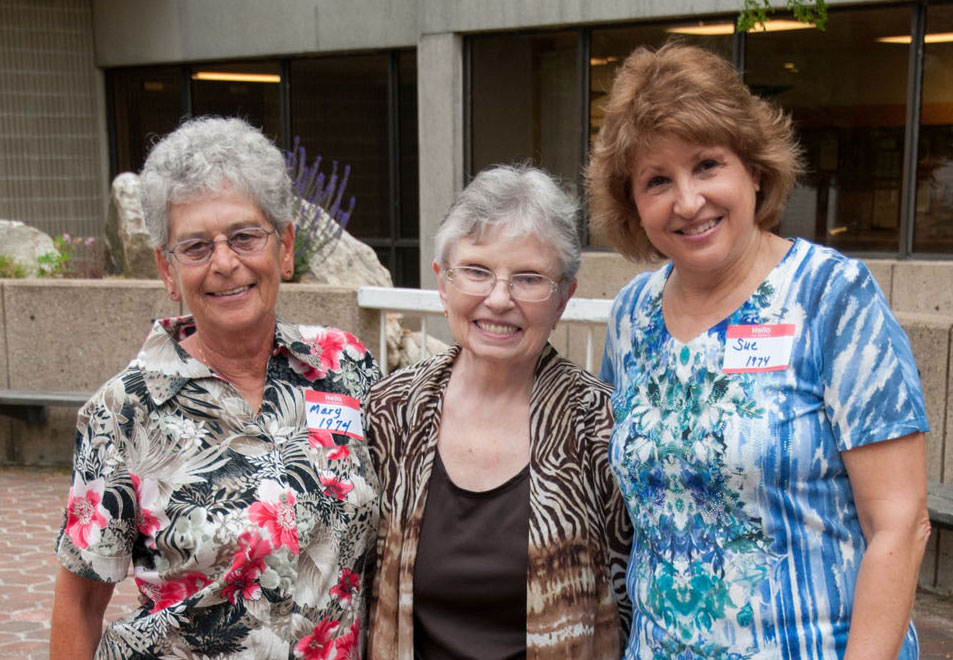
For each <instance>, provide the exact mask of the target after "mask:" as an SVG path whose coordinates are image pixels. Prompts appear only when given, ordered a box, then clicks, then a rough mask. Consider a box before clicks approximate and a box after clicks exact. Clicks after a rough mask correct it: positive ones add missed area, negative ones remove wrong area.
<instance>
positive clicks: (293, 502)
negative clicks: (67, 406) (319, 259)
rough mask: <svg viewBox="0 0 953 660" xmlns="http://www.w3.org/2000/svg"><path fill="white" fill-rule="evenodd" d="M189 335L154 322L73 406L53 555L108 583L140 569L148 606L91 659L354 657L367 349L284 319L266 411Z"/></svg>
mask: <svg viewBox="0 0 953 660" xmlns="http://www.w3.org/2000/svg"><path fill="white" fill-rule="evenodd" d="M194 327H195V326H194V322H193V321H192V319H191V318H190V317H182V318H173V319H164V320H160V321H156V323H155V325H154V327H153V329H152V331H151V333H150V334H149V336H148V338H147V339H146V342H145V345H144V346H143V348H142V350H141V351H140V353H139V355H138V356H137V357H136V359H135V360H133V361H132V362H131V363H130V365H129V366H128V367H127V368H126V369H125V370H124V371H122V372H121V373H120V374H119V375H117V376H115V377H114V378H112V379H110V380H109V381H108V382H107V383H106V384H105V385H104V386H103V387H102V388H101V389H100V390H99V391H98V392H97V393H96V394H95V395H93V397H92V399H90V401H89V402H88V403H87V404H86V405H85V406H84V407H83V408H82V410H80V413H79V419H78V423H77V432H76V449H75V457H74V465H73V484H72V487H71V488H70V493H69V499H68V502H67V511H66V516H65V521H64V524H63V528H62V530H61V532H60V536H59V538H58V540H57V544H56V553H57V558H58V559H59V561H60V562H61V563H62V564H63V566H65V567H66V568H67V569H69V570H70V571H72V572H74V573H76V574H78V575H80V576H83V577H86V578H89V579H92V580H98V581H103V582H118V581H119V580H122V579H123V578H125V577H126V574H127V571H128V569H129V564H130V563H132V565H133V570H134V575H135V581H136V585H137V586H138V589H139V592H140V601H141V603H142V604H141V607H140V608H139V609H138V610H136V611H135V612H133V613H131V614H129V615H128V616H126V617H124V618H122V619H119V620H117V621H113V622H111V623H109V625H108V626H107V628H106V630H105V632H104V634H103V637H102V640H101V642H100V644H99V648H98V651H97V654H96V658H103V659H105V658H109V659H111V660H112V659H116V660H118V659H119V658H122V659H124V660H126V659H134V658H154V657H161V658H196V659H198V658H228V659H238V658H243V659H244V658H247V659H249V660H251V659H256V660H259V659H272V658H274V659H278V658H281V659H289V658H301V659H307V660H317V659H319V658H320V659H322V660H324V659H332V658H357V657H360V654H361V653H362V646H363V638H364V615H365V610H366V604H365V594H366V591H367V584H366V582H365V576H366V575H367V573H368V569H370V568H371V567H372V566H371V565H370V563H371V562H372V561H373V543H374V540H375V538H376V529H377V521H378V512H377V490H378V488H377V478H376V476H375V474H374V471H373V468H372V467H371V464H370V461H369V457H368V452H367V448H366V445H365V444H364V441H363V431H362V429H361V422H360V414H361V406H362V404H361V403H360V402H361V401H362V400H363V398H364V396H365V394H366V393H367V390H368V389H369V387H370V385H371V384H372V383H373V382H374V381H376V380H377V379H378V378H379V377H380V372H379V370H378V368H377V365H376V363H375V361H374V359H373V357H372V356H371V355H370V353H368V352H367V351H366V350H365V348H364V346H363V345H362V344H361V342H360V341H358V340H357V339H356V338H355V337H353V336H352V335H350V334H348V333H347V332H344V331H341V330H337V329H334V328H327V327H320V326H299V325H291V324H288V323H285V322H283V321H281V320H280V319H279V320H277V321H276V326H275V342H274V349H273V351H272V355H271V357H270V359H269V361H268V366H267V373H266V382H265V390H264V397H263V401H262V406H261V409H260V411H258V412H257V413H256V411H253V410H251V409H250V408H249V406H248V404H247V402H246V401H245V400H244V398H243V397H242V396H241V394H239V392H238V391H237V390H236V389H235V388H234V387H233V386H232V385H230V384H229V383H228V382H226V381H224V380H222V379H220V378H218V377H217V376H216V375H214V374H213V373H212V372H211V371H210V370H209V369H208V368H207V367H206V366H205V365H204V364H202V363H201V362H199V361H198V360H195V359H194V358H192V357H191V356H190V355H189V354H188V353H187V352H186V351H185V350H184V349H182V348H181V346H180V345H179V343H178V342H179V341H181V340H182V339H184V338H185V337H186V336H188V335H189V334H190V333H191V332H193V331H194Z"/></svg>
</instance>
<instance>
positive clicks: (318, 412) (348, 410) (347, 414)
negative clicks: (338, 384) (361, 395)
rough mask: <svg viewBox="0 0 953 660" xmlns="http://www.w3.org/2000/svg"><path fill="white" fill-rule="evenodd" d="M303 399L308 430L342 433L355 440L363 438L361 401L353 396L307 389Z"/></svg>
mask: <svg viewBox="0 0 953 660" xmlns="http://www.w3.org/2000/svg"><path fill="white" fill-rule="evenodd" d="M304 400H305V409H306V412H307V419H308V428H309V429H310V430H312V431H330V432H331V433H343V434H344V435H347V436H350V437H352V438H354V439H355V440H363V439H364V427H363V426H362V425H361V402H360V401H358V400H357V399H355V398H354V397H350V396H347V395H346V394H330V393H328V392H316V391H315V390H307V391H305V393H304Z"/></svg>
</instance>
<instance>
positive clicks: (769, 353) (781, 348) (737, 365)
mask: <svg viewBox="0 0 953 660" xmlns="http://www.w3.org/2000/svg"><path fill="white" fill-rule="evenodd" d="M793 347H794V324H793V323H779V324H778V325H729V326H728V331H727V332H726V333H725V362H724V364H723V365H722V367H721V370H722V371H723V372H725V373H726V374H743V373H755V372H759V371H783V370H784V369H787V368H788V362H790V360H791V349H792V348H793Z"/></svg>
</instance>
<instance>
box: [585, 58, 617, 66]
mask: <svg viewBox="0 0 953 660" xmlns="http://www.w3.org/2000/svg"><path fill="white" fill-rule="evenodd" d="M618 61H619V58H618V57H616V56H614V55H609V57H590V58H589V65H590V66H605V65H606V64H612V63H613V62H618Z"/></svg>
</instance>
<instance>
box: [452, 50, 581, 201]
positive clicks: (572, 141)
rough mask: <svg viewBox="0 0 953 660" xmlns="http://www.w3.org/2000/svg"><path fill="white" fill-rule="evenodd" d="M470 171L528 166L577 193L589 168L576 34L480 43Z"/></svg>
mask: <svg viewBox="0 0 953 660" xmlns="http://www.w3.org/2000/svg"><path fill="white" fill-rule="evenodd" d="M471 53H472V60H471V71H472V79H471V104H472V105H471V120H472V134H471V163H470V165H471V169H472V173H474V174H475V173H477V172H479V171H480V170H482V169H484V168H486V167H488V166H490V165H494V164H499V163H513V162H520V161H529V162H532V163H533V164H535V165H537V166H539V167H542V168H544V169H546V170H548V171H549V172H551V173H552V174H555V175H557V176H559V177H561V178H562V179H564V180H565V182H566V183H567V184H568V185H569V186H570V187H572V188H574V189H576V188H577V186H578V184H579V172H580V167H581V165H582V147H581V130H582V103H581V102H580V98H579V96H580V88H579V79H580V78H579V39H578V33H577V32H552V33H544V34H535V35H494V36H488V37H474V38H473V40H472V47H471Z"/></svg>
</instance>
